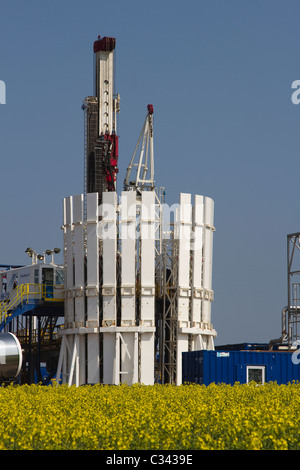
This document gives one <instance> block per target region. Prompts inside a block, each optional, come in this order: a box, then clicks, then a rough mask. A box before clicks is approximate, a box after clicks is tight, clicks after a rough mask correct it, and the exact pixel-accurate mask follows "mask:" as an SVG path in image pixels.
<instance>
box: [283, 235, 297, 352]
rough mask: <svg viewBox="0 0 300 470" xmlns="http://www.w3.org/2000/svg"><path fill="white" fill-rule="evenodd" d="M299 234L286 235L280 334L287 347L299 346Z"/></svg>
mask: <svg viewBox="0 0 300 470" xmlns="http://www.w3.org/2000/svg"><path fill="white" fill-rule="evenodd" d="M299 254H300V232H296V233H291V234H289V235H287V291H288V302H287V307H286V308H285V309H284V311H283V326H282V329H283V331H282V333H283V335H287V339H288V345H289V347H291V346H292V344H293V343H294V342H296V343H297V344H300V281H299V276H300V259H299Z"/></svg>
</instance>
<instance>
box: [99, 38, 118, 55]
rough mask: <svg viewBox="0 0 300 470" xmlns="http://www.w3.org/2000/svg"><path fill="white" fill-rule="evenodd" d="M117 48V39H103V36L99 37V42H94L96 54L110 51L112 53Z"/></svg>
mask: <svg viewBox="0 0 300 470" xmlns="http://www.w3.org/2000/svg"><path fill="white" fill-rule="evenodd" d="M115 47H116V38H108V37H107V36H104V37H103V38H101V36H98V39H97V41H95V42H94V52H95V53H96V52H98V51H108V52H111V51H113V50H114V48H115Z"/></svg>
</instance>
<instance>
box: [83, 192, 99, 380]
mask: <svg viewBox="0 0 300 470" xmlns="http://www.w3.org/2000/svg"><path fill="white" fill-rule="evenodd" d="M86 198H87V201H86V214H87V216H86V217H87V220H86V223H87V229H86V230H87V248H86V250H87V284H86V296H87V319H86V326H87V328H88V329H89V333H87V382H88V383H98V382H100V350H99V326H100V325H99V239H98V220H99V217H98V193H91V194H87V195H86Z"/></svg>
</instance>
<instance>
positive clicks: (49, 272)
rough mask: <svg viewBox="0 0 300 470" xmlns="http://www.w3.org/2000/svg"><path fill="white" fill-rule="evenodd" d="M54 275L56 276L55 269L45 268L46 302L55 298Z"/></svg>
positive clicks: (44, 291) (43, 279) (44, 286)
mask: <svg viewBox="0 0 300 470" xmlns="http://www.w3.org/2000/svg"><path fill="white" fill-rule="evenodd" d="M53 275H54V270H53V268H43V270H42V284H43V297H44V299H46V300H47V299H52V298H53V283H54V278H53Z"/></svg>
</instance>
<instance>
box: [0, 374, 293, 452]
mask: <svg viewBox="0 0 300 470" xmlns="http://www.w3.org/2000/svg"><path fill="white" fill-rule="evenodd" d="M299 420H300V384H296V383H293V384H288V385H277V384H276V383H267V384H265V385H263V386H256V385H255V384H254V383H253V384H250V385H246V384H245V385H244V384H235V385H233V386H230V385H225V384H221V385H216V384H211V385H209V386H204V385H203V386H202V385H181V386H179V387H176V386H172V385H154V386H144V385H133V386H127V385H120V386H108V385H94V386H82V387H78V388H76V387H67V386H64V385H58V386H57V385H56V384H53V385H52V386H47V387H45V386H41V385H30V386H29V385H22V386H12V385H10V386H7V387H0V450H5V449H9V450H11V449H20V450H24V449H62V450H63V449H74V450H81V449H86V450H92V449H103V450H120V449H125V450H141V449H143V450H144V449H154V450H183V449H186V450H197V449H209V450H214V449H216V450H217V449H221V450H222V449H224V450H227V449H247V450H249V449H253V450H257V449H283V450H285V449H300V426H299V424H300V423H299Z"/></svg>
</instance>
